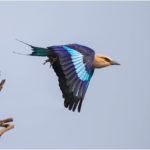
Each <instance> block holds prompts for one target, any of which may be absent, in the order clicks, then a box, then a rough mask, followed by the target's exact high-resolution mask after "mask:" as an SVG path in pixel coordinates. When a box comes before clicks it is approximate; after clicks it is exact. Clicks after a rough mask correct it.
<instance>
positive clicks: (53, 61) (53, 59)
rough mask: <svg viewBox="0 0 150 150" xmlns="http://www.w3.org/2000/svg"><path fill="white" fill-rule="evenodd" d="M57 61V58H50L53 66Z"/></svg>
mask: <svg viewBox="0 0 150 150" xmlns="http://www.w3.org/2000/svg"><path fill="white" fill-rule="evenodd" d="M56 60H57V57H56V58H54V57H50V63H51V66H52V65H53V64H54V63H55V61H56Z"/></svg>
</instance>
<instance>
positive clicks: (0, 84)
mask: <svg viewBox="0 0 150 150" xmlns="http://www.w3.org/2000/svg"><path fill="white" fill-rule="evenodd" d="M5 81H6V80H2V81H1V83H0V91H1V90H2V88H3V85H4V83H5Z"/></svg>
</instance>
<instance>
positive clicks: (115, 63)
mask: <svg viewBox="0 0 150 150" xmlns="http://www.w3.org/2000/svg"><path fill="white" fill-rule="evenodd" d="M110 64H111V65H120V64H119V63H118V62H116V61H113V60H112V61H111V63H110Z"/></svg>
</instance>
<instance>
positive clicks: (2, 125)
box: [0, 80, 14, 136]
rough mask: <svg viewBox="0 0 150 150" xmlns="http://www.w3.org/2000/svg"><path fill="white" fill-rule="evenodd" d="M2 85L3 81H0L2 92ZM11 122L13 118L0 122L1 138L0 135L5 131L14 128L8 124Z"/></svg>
mask: <svg viewBox="0 0 150 150" xmlns="http://www.w3.org/2000/svg"><path fill="white" fill-rule="evenodd" d="M4 83H5V80H2V81H1V83H0V91H1V90H2V88H3V85H4ZM12 121H13V118H7V119H4V120H0V127H3V128H2V129H1V130H0V136H2V134H3V133H5V132H6V131H8V130H10V129H13V128H14V125H13V124H8V123H9V122H12Z"/></svg>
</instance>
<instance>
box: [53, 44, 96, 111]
mask: <svg viewBox="0 0 150 150" xmlns="http://www.w3.org/2000/svg"><path fill="white" fill-rule="evenodd" d="M50 48H52V49H53V51H54V53H55V54H56V55H57V56H58V58H59V60H58V61H57V62H56V63H57V67H56V63H54V65H53V68H54V70H55V72H56V74H57V76H58V77H59V86H60V89H61V90H62V93H63V97H64V98H65V101H64V105H65V107H66V108H69V110H73V111H75V109H76V107H77V106H78V111H79V112H80V110H81V106H82V101H83V99H84V96H85V93H86V90H87V88H88V85H89V82H90V79H91V77H92V75H93V72H94V69H93V68H92V64H93V60H94V54H95V53H94V51H93V50H91V49H90V48H87V47H84V46H81V45H78V44H70V45H64V46H52V47H50ZM58 66H59V67H58ZM58 69H59V71H58ZM58 72H61V73H58Z"/></svg>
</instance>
